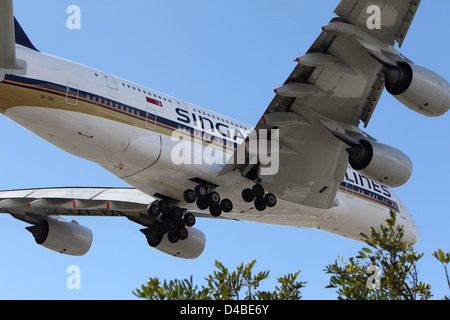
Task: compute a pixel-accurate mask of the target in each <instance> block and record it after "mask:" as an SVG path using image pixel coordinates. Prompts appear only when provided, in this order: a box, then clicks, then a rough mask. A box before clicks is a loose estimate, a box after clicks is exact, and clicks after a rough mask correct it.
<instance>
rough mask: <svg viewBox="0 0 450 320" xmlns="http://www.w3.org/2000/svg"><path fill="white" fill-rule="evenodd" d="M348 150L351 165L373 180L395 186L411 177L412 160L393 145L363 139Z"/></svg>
mask: <svg viewBox="0 0 450 320" xmlns="http://www.w3.org/2000/svg"><path fill="white" fill-rule="evenodd" d="M347 152H348V153H349V155H350V156H349V160H350V161H349V162H350V165H351V167H352V168H353V169H355V170H357V171H360V172H361V173H363V174H364V175H365V176H366V177H367V178H369V179H372V180H373V181H377V182H379V183H381V184H384V185H386V186H389V187H394V188H395V187H399V186H401V185H403V184H405V183H406V182H407V181H408V180H409V178H410V177H411V173H412V163H411V160H410V159H409V157H408V156H407V155H405V154H404V153H403V152H401V151H399V150H397V149H395V148H393V147H391V146H388V145H385V144H382V143H379V142H376V141H367V140H361V141H360V144H359V145H356V146H353V147H351V148H349V149H347Z"/></svg>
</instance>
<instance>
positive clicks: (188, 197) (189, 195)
mask: <svg viewBox="0 0 450 320" xmlns="http://www.w3.org/2000/svg"><path fill="white" fill-rule="evenodd" d="M183 199H184V201H186V202H187V203H194V202H195V200H196V199H197V197H196V196H195V192H194V190H192V189H188V190H186V191H185V192H184V193H183Z"/></svg>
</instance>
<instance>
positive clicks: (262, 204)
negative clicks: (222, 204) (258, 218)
mask: <svg viewBox="0 0 450 320" xmlns="http://www.w3.org/2000/svg"><path fill="white" fill-rule="evenodd" d="M242 199H243V200H244V201H245V202H247V203H250V202H252V201H253V204H254V205H255V209H256V210H258V211H264V210H266V209H267V207H269V208H272V207H275V206H276V205H277V197H276V196H275V195H274V194H273V193H267V194H265V190H264V187H263V186H262V185H261V184H259V183H258V184H255V185H254V186H253V188H251V189H250V188H247V189H244V190H242Z"/></svg>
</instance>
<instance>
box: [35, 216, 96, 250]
mask: <svg viewBox="0 0 450 320" xmlns="http://www.w3.org/2000/svg"><path fill="white" fill-rule="evenodd" d="M26 229H27V230H28V231H30V232H31V233H32V234H33V236H34V238H35V240H36V243H37V244H39V245H41V246H43V247H45V248H47V249H50V250H53V251H56V252H59V253H63V254H67V255H71V256H82V255H85V254H86V253H87V252H88V251H89V249H90V247H91V244H92V231H91V230H89V229H88V228H86V227H84V226H82V225H79V224H78V223H77V222H76V221H68V220H65V219H63V218H61V217H48V218H47V219H45V220H42V221H41V222H39V223H38V224H36V225H34V226H31V227H27V228H26Z"/></svg>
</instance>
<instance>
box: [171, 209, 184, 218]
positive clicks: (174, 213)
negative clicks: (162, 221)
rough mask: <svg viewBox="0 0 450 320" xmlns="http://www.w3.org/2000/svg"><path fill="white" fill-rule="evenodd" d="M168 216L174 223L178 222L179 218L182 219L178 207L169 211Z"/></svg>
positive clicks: (181, 213)
mask: <svg viewBox="0 0 450 320" xmlns="http://www.w3.org/2000/svg"><path fill="white" fill-rule="evenodd" d="M170 216H171V217H172V219H173V220H175V221H176V220H180V219H181V218H183V210H182V209H181V208H180V207H178V206H175V207H173V208H172V209H170Z"/></svg>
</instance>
